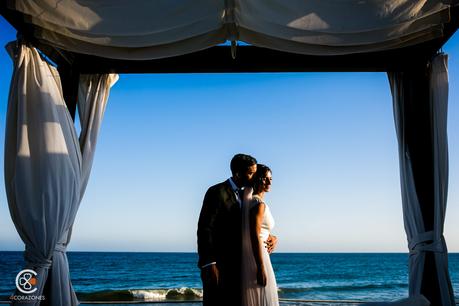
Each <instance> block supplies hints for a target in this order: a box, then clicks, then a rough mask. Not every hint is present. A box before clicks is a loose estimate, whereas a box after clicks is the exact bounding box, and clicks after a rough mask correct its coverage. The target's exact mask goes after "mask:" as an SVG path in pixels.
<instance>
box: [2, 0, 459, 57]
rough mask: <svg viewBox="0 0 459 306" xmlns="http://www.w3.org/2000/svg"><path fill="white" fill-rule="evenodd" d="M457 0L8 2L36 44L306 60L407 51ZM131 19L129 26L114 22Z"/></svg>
mask: <svg viewBox="0 0 459 306" xmlns="http://www.w3.org/2000/svg"><path fill="white" fill-rule="evenodd" d="M458 4H459V0H447V1H446V0H426V1H418V0H406V1H400V0H366V1H357V0H340V1H324V0H308V1H304V0H288V1H285V0H269V1H267V0H181V1H170V0H155V1H151V0H136V1H134V2H133V1H131V0H117V1H113V0H85V1H73V0H28V1H17V0H7V6H8V8H9V9H11V10H14V11H17V12H19V13H20V14H21V15H22V17H23V19H24V21H25V22H26V23H28V24H31V25H33V33H32V35H33V36H34V37H35V38H36V39H38V40H40V41H41V42H42V43H45V44H48V45H52V46H56V47H59V48H62V49H65V50H69V51H74V52H78V53H84V54H91V55H96V56H101V57H105V58H117V59H131V60H132V59H146V60H149V59H157V58H163V57H171V56H177V55H182V54H186V53H191V52H195V51H198V50H202V49H205V48H209V47H212V46H215V45H218V44H221V43H224V42H225V41H227V40H231V41H236V40H240V41H243V42H246V43H248V44H251V45H254V46H259V47H266V48H270V49H277V50H281V51H285V52H293V53H300V54H308V55H339V54H351V53H362V52H373V51H383V50H389V49H396V48H402V47H407V46H413V45H416V44H419V43H422V42H426V41H429V40H432V39H435V38H439V37H441V36H442V35H443V27H444V24H446V23H449V22H450V21H451V14H450V10H451V8H452V7H453V6H455V5H458ZM120 20H129V22H120Z"/></svg>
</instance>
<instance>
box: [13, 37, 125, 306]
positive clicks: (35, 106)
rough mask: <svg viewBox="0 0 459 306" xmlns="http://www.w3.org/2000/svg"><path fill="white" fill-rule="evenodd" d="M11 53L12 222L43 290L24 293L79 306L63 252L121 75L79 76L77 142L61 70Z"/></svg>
mask: <svg viewBox="0 0 459 306" xmlns="http://www.w3.org/2000/svg"><path fill="white" fill-rule="evenodd" d="M7 49H8V52H9V54H10V55H11V57H12V59H13V61H14V72H13V77H12V81H11V87H10V95H9V100H8V110H7V120H6V135H5V165H4V166H5V187H6V193H7V198H8V205H9V209H10V213H11V218H12V220H13V222H14V225H15V227H16V229H17V231H18V233H19V235H20V237H21V239H22V241H23V242H24V244H25V253H24V259H25V262H26V267H25V268H27V269H33V270H34V271H35V272H36V273H37V274H38V275H37V281H38V282H37V285H36V286H37V289H38V290H37V291H36V292H34V293H32V294H27V296H31V295H33V296H42V295H44V298H45V303H46V304H48V305H77V304H78V300H77V298H76V295H75V292H74V290H73V288H72V283H71V281H70V275H69V267H68V261H67V256H66V249H67V245H68V244H69V242H70V238H71V232H72V226H73V223H74V220H75V216H76V213H77V211H78V207H79V204H80V201H81V199H82V196H83V193H84V189H85V187H86V184H87V181H88V178H89V174H90V169H91V164H92V161H93V158H94V153H95V148H96V142H97V136H98V133H99V129H100V125H101V122H102V118H103V115H104V110H105V106H106V103H107V99H108V95H109V91H110V87H111V86H112V85H113V84H114V82H115V81H116V79H117V76H116V75H84V76H82V77H81V80H80V85H79V95H78V107H79V116H80V125H81V135H80V137H79V138H78V136H77V132H76V129H75V126H74V123H73V121H72V118H71V116H70V114H69V112H68V110H67V107H66V104H65V102H64V99H63V94H62V88H61V82H60V78H59V74H58V72H57V69H56V68H55V67H53V66H51V65H50V64H49V63H48V62H46V61H45V60H44V59H43V58H42V57H41V55H40V54H39V52H38V51H37V50H36V49H35V48H33V47H30V46H28V45H27V44H24V43H17V42H16V43H14V42H13V43H10V44H9V45H8V46H7ZM16 295H24V294H22V293H21V292H19V291H17V292H16ZM19 303H23V301H20V302H19ZM30 304H32V305H35V304H39V301H32V302H30Z"/></svg>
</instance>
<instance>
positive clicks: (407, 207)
mask: <svg viewBox="0 0 459 306" xmlns="http://www.w3.org/2000/svg"><path fill="white" fill-rule="evenodd" d="M447 61H448V57H447V55H445V54H438V55H436V56H435V57H434V59H433V60H432V61H431V62H430V63H429V66H428V67H427V68H426V69H420V70H419V71H405V72H389V73H388V76H389V83H390V87H391V91H392V96H393V106H394V118H395V126H396V131H397V137H398V144H399V162H400V179H401V191H402V203H403V219H404V224H405V231H406V235H407V238H408V248H409V252H410V258H409V295H410V296H416V295H419V294H421V293H422V294H423V295H425V296H426V297H427V298H428V299H429V300H430V301H431V302H433V305H442V306H453V305H455V301H454V292H453V289H452V286H451V281H450V277H449V272H448V251H447V247H446V243H445V238H444V237H443V228H444V221H445V213H446V200H447V192H448V142H447V133H446V131H447V108H448V68H447ZM426 270H429V273H428V274H429V275H431V277H432V274H433V277H434V278H436V282H435V281H434V282H433V284H432V282H430V284H429V283H428V282H426V279H425V277H424V276H425V272H426ZM434 286H438V288H437V289H436V288H433V287H434ZM438 294H439V296H438ZM434 301H435V302H434Z"/></svg>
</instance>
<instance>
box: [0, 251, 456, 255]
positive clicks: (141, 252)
mask: <svg viewBox="0 0 459 306" xmlns="http://www.w3.org/2000/svg"><path fill="white" fill-rule="evenodd" d="M0 252H17V253H18V252H24V250H0ZM66 253H139V254H144V253H145V254H197V252H196V251H87V250H78V251H66ZM273 254H407V255H408V254H409V252H395V251H394V252H384V251H383V252H378V251H375V252H373V251H360V252H350V251H333V252H322V251H308V252H274V253H273ZM448 254H459V252H448Z"/></svg>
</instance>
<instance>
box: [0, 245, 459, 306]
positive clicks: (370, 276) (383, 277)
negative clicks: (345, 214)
mask: <svg viewBox="0 0 459 306" xmlns="http://www.w3.org/2000/svg"><path fill="white" fill-rule="evenodd" d="M67 255H68V260H69V268H70V275H71V279H72V284H73V286H74V289H75V291H76V293H77V296H78V298H79V300H80V301H151V302H157V301H170V302H172V301H195V300H199V299H201V298H202V289H201V288H202V285H201V280H200V271H199V269H198V267H197V265H196V263H197V254H196V253H131V252H129V253H122V252H68V253H67ZM408 256H409V255H408V254H403V253H274V254H273V255H272V256H271V258H272V263H273V267H274V270H275V274H276V279H277V283H278V291H279V297H280V298H281V299H282V300H284V301H287V300H309V301H311V300H316V301H317V300H321V301H338V300H345V301H352V300H353V301H391V300H397V299H401V298H405V297H407V296H408ZM23 267H24V259H23V253H22V252H0V301H7V300H8V299H9V297H10V296H11V295H12V294H14V290H15V278H16V275H17V273H18V272H19V271H20V270H21V269H23ZM449 271H450V277H451V280H452V284H453V290H454V292H455V296H456V300H459V253H450V254H449ZM190 305H191V304H190Z"/></svg>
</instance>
